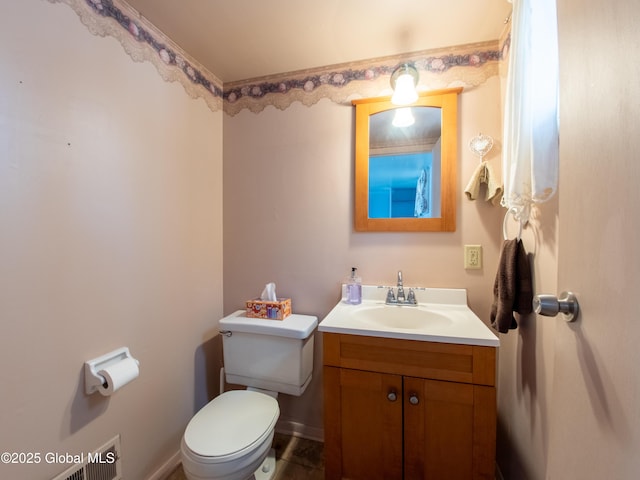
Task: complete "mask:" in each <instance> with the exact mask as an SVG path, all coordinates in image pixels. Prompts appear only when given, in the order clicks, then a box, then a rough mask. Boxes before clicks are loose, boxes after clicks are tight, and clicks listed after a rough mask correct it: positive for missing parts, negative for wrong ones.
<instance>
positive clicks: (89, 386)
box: [84, 347, 140, 395]
mask: <svg viewBox="0 0 640 480" xmlns="http://www.w3.org/2000/svg"><path fill="white" fill-rule="evenodd" d="M127 358H130V359H132V360H133V361H134V362H136V364H138V365H140V362H139V361H138V360H136V359H135V358H133V357H132V356H131V353H130V352H129V349H128V348H127V347H121V348H117V349H116V350H114V351H113V352H109V353H106V354H104V355H102V356H100V357H97V358H94V359H93V360H89V361H87V362H84V391H85V393H86V394H87V395H91V394H92V393H94V392H97V391H98V388H99V387H101V386H104V385H105V383H106V379H105V378H104V377H103V376H102V375H100V373H99V372H100V370H103V369H105V368H108V367H110V366H111V365H114V364H116V363H118V362H121V361H122V360H125V359H127Z"/></svg>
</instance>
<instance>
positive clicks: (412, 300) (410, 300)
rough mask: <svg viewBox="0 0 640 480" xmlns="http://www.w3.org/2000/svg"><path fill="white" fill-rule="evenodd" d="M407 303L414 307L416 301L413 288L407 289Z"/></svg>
mask: <svg viewBox="0 0 640 480" xmlns="http://www.w3.org/2000/svg"><path fill="white" fill-rule="evenodd" d="M407 303H410V304H412V305H416V304H417V303H418V302H417V301H416V294H415V292H414V291H413V288H410V289H409V295H408V296H407Z"/></svg>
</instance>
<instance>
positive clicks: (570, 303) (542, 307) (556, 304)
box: [533, 292, 580, 322]
mask: <svg viewBox="0 0 640 480" xmlns="http://www.w3.org/2000/svg"><path fill="white" fill-rule="evenodd" d="M579 310H580V307H579V306H578V299H577V298H576V296H575V295H574V294H573V293H571V292H562V293H561V294H560V298H557V297H556V296H554V295H546V294H540V295H536V296H535V297H534V299H533V311H534V312H536V313H537V314H538V315H544V316H545V317H555V316H556V315H557V314H558V313H561V314H563V315H564V319H565V320H566V321H567V322H573V321H574V320H575V319H576V317H577V316H578V311H579Z"/></svg>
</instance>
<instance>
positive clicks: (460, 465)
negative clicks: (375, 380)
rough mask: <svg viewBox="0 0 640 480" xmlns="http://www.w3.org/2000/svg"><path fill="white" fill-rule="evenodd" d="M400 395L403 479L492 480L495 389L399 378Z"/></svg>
mask: <svg viewBox="0 0 640 480" xmlns="http://www.w3.org/2000/svg"><path fill="white" fill-rule="evenodd" d="M404 397H405V398H404V405H405V413H404V442H405V446H404V459H405V478H407V479H441V478H446V479H448V480H470V479H484V478H486V479H493V478H494V476H493V475H494V458H495V427H492V426H491V418H493V423H494V425H495V414H492V415H489V414H491V412H495V388H493V387H485V386H478V385H470V384H464V383H455V382H442V381H437V380H424V379H420V378H412V377H405V379H404ZM485 417H486V418H485ZM489 417H491V418H489Z"/></svg>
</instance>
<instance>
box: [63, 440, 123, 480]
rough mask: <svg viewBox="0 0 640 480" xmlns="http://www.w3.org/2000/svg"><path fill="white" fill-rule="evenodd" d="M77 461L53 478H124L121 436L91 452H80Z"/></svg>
mask: <svg viewBox="0 0 640 480" xmlns="http://www.w3.org/2000/svg"><path fill="white" fill-rule="evenodd" d="M76 456H77V457H80V459H81V460H82V463H76V464H75V465H73V466H72V467H70V468H68V469H67V470H65V471H64V472H62V473H61V474H60V475H58V476H57V477H55V478H53V480H122V468H121V465H120V436H117V437H114V438H113V439H112V440H110V441H109V442H108V443H106V444H105V445H103V446H102V447H100V448H99V449H97V450H95V451H94V452H91V453H80V454H77V455H76Z"/></svg>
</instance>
